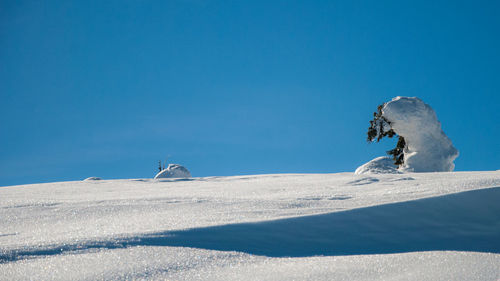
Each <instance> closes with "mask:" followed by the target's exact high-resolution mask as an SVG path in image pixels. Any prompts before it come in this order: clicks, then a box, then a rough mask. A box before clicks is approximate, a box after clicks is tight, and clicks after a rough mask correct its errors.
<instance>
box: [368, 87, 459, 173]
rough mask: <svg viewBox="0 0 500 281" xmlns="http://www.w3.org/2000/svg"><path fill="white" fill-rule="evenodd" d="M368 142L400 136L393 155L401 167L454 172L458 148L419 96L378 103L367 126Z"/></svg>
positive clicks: (390, 152)
mask: <svg viewBox="0 0 500 281" xmlns="http://www.w3.org/2000/svg"><path fill="white" fill-rule="evenodd" d="M367 135H368V141H370V142H373V141H375V140H376V141H377V142H378V141H380V140H381V139H382V138H384V137H389V138H392V137H394V136H397V137H398V142H397V144H396V147H395V148H394V149H391V150H389V151H388V152H387V154H389V155H391V156H392V159H393V160H394V164H395V165H397V166H398V167H399V170H403V171H412V172H442V171H453V169H454V167H455V164H454V163H453V161H454V160H455V158H457V157H458V150H457V149H456V148H455V147H453V144H452V143H451V141H450V139H449V138H448V137H447V136H446V135H445V134H444V132H443V131H442V129H441V123H440V122H439V121H438V119H437V116H436V113H435V112H434V110H433V109H432V108H431V107H430V106H429V105H428V104H425V103H424V102H423V101H422V100H420V99H419V98H416V97H396V98H394V99H392V100H391V101H389V102H386V103H384V104H381V105H379V106H378V109H377V111H376V112H374V113H373V120H371V121H370V127H369V128H368V133H367Z"/></svg>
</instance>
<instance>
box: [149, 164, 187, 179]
mask: <svg viewBox="0 0 500 281" xmlns="http://www.w3.org/2000/svg"><path fill="white" fill-rule="evenodd" d="M190 177H191V173H190V172H189V170H188V169H186V167H184V166H182V165H179V164H168V167H167V168H166V169H164V170H162V171H160V172H159V173H158V174H156V176H155V177H154V178H155V179H161V178H190Z"/></svg>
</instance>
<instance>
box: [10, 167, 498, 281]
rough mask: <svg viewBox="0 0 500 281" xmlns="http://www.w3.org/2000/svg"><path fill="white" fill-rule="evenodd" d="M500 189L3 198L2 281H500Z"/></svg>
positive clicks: (52, 188)
mask: <svg viewBox="0 0 500 281" xmlns="http://www.w3.org/2000/svg"><path fill="white" fill-rule="evenodd" d="M499 187H500V173H498V172H467V173H466V172H462V173H425V174H419V173H405V174H374V175H370V176H366V175H354V174H352V173H343V174H330V175H327V174H326V175H319V174H318V175H301V174H297V175H261V176H238V177H211V178H191V179H189V180H187V179H186V180H179V179H164V180H161V181H157V180H113V181H108V180H103V181H94V182H92V181H91V182H66V183H51V184H38V185H26V186H12V187H1V188H0V217H1V218H2V219H1V220H0V260H1V263H0V277H2V278H0V279H2V280H25V279H33V280H35V279H36V280H83V279H85V280H89V279H92V280H96V279H97V280H116V279H154V280H164V279H173V280H277V279H287V280H289V279H296V280H297V279H301V280H310V279H314V280H345V279H355V280H377V279H378V280H387V279H391V278H394V279H407V280H408V279H409V280H495V279H496V278H498V276H499V274H500V270H499V268H500V254H499V253H500V245H499V243H500V242H499V241H500V207H499V205H498V204H497V202H498V201H499V199H500V188H499ZM361 269H362V270H361ZM464 270H465V271H464ZM252 272H253V273H255V274H251V273H252ZM257 272H258V274H257ZM408 272H409V273H408ZM407 274H410V275H407Z"/></svg>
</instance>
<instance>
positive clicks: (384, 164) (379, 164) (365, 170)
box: [354, 156, 401, 175]
mask: <svg viewBox="0 0 500 281" xmlns="http://www.w3.org/2000/svg"><path fill="white" fill-rule="evenodd" d="M354 173H355V174H357V175H362V174H401V171H399V170H398V166H396V165H394V160H392V159H391V158H390V157H387V156H381V157H377V158H375V159H373V160H371V161H369V162H367V163H365V164H363V165H361V166H359V167H358V168H357V169H356V171H354Z"/></svg>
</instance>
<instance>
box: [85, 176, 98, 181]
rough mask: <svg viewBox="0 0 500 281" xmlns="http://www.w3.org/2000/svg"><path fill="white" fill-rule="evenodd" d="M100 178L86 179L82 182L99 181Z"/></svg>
mask: <svg viewBox="0 0 500 281" xmlns="http://www.w3.org/2000/svg"><path fill="white" fill-rule="evenodd" d="M100 180H101V178H99V177H88V178H86V179H84V180H83V181H100Z"/></svg>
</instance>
